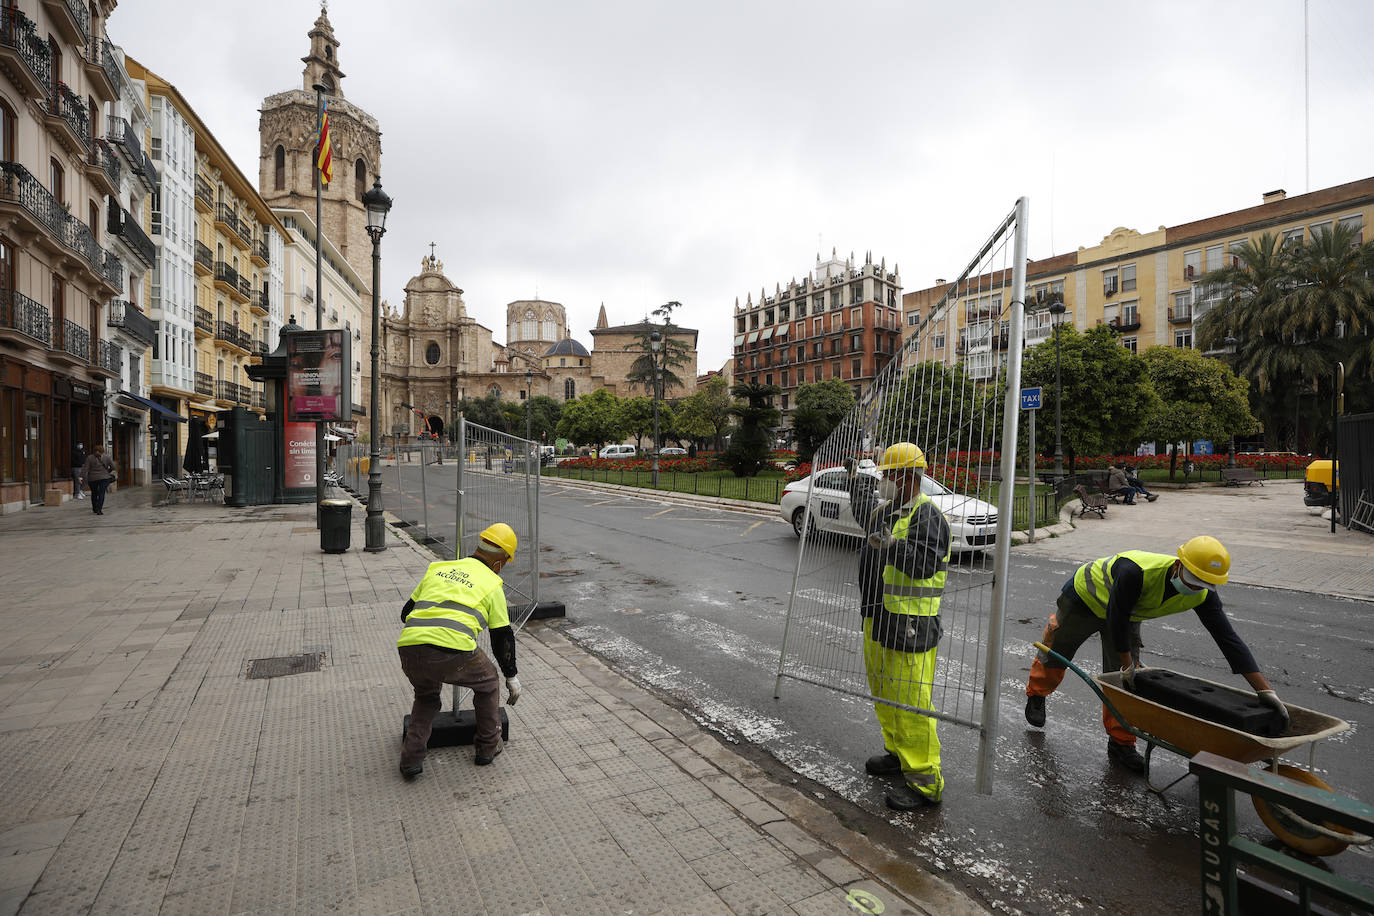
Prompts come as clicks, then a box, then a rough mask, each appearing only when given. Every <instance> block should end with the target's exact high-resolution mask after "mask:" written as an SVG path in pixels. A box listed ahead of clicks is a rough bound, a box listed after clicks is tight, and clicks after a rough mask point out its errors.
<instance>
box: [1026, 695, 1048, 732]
mask: <svg viewBox="0 0 1374 916" xmlns="http://www.w3.org/2000/svg"><path fill="white" fill-rule="evenodd" d="M1026 721H1027V722H1029V723H1030V724H1031V725H1034V726H1035V727H1036V728H1044V727H1045V698H1044V697H1037V696H1028V697H1026Z"/></svg>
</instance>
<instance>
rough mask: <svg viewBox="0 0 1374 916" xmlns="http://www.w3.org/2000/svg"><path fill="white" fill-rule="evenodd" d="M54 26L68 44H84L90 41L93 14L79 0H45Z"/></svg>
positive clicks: (49, 17)
mask: <svg viewBox="0 0 1374 916" xmlns="http://www.w3.org/2000/svg"><path fill="white" fill-rule="evenodd" d="M43 8H44V9H45V10H47V11H48V19H50V20H51V21H52V24H53V28H55V29H57V33H58V34H59V35H61V36H62V40H63V41H65V42H67V43H68V44H74V45H84V44H85V43H86V42H88V41H90V36H91V14H90V13H89V12H88V11H87V9H86V6H85V4H83V3H81V2H79V0H43Z"/></svg>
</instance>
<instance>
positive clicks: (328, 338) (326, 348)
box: [286, 329, 353, 423]
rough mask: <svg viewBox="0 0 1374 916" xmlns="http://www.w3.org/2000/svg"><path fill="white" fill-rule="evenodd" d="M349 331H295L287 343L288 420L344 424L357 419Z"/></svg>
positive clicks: (288, 336) (288, 337) (289, 335)
mask: <svg viewBox="0 0 1374 916" xmlns="http://www.w3.org/2000/svg"><path fill="white" fill-rule="evenodd" d="M351 343H352V338H351V337H350V336H349V335H348V333H347V332H346V331H342V330H338V329H331V330H324V331H294V332H292V333H290V334H288V335H287V340H286V419H287V420H289V421H292V422H309V423H317V422H331V423H332V422H342V423H347V422H349V421H351V420H352V419H353V418H352V416H350V414H351V412H352V404H350V403H349V402H350V395H351V394H352V384H351V376H350V374H349V371H348V366H349V361H350V359H351V358H352V357H351V353H350V350H351V346H350V345H351Z"/></svg>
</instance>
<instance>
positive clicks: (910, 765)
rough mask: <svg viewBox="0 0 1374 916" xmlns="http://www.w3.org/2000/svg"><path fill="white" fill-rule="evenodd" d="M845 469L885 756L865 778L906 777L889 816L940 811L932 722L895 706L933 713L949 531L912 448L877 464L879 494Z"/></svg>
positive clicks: (868, 664)
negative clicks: (860, 533)
mask: <svg viewBox="0 0 1374 916" xmlns="http://www.w3.org/2000/svg"><path fill="white" fill-rule="evenodd" d="M845 467H846V469H847V470H848V471H849V475H850V481H851V485H850V493H851V499H852V500H854V501H853V502H852V503H851V509H852V511H853V512H854V517H855V519H856V520H858V521H859V523H860V525H862V526H863V527H864V529H865V531H866V533H867V537H866V539H865V541H864V544H863V546H862V547H861V548H860V550H859V614H860V617H861V620H862V623H861V626H862V629H863V653H864V668H865V670H866V671H867V673H868V687H869V691H870V692H871V693H872V695H873V697H874V700H875V702H874V704H873V708H874V712H875V713H876V714H877V717H878V725H879V727H880V728H881V729H882V733H883V748H884V751H883V753H881V754H877V755H875V756H873V757H870V758H868V760H867V761H865V762H864V769H865V770H866V771H867V772H868V773H869V774H870V775H873V776H901V777H902V785H901V787H900V788H898V789H895V790H893V791H892V792H889V793H887V797H886V802H887V806H888V807H889V808H893V809H895V810H898V811H910V810H912V809H914V808H920V807H924V806H927V805H938V804H939V803H940V800H941V796H942V794H943V792H944V786H945V782H944V777H943V776H942V775H941V772H940V739H939V736H938V735H937V734H936V731H935V719H934V718H932V717H930V716H925V715H922V714H920V713H917V712H912V711H911V710H910V709H907V708H899V707H897V706H892V705H889V704H890V703H899V704H901V705H902V707H916V708H920V709H929V708H930V705H931V693H932V689H933V687H934V680H935V652H936V646H937V645H938V644H939V642H940V634H941V627H940V596H941V594H942V593H943V591H944V586H945V572H946V569H947V568H948V566H949V556H950V530H949V523H948V522H947V521H945V517H944V515H943V514H942V513H941V512H940V510H939V508H938V507H937V506H936V505H935V503H934V502H932V501H931V499H930V497H929V496H927V495H925V494H924V493H922V492H921V480H922V477H923V476H924V472H925V468H926V459H925V454H924V453H922V451H921V450H920V449H919V448H917V447H916V445H915V444H914V443H911V442H898V443H897V444H895V445H892V446H889V447H888V449H887V450H886V451H885V452H883V456H882V461H881V462H880V463H879V464H878V470H879V471H880V472H881V473H882V474H883V479H882V480H881V481H878V482H877V484H876V487H875V486H874V485H873V483H871V482H870V481H872V477H871V476H869V475H862V477H865V478H867V480H861V479H860V477H861V475H859V474H858V465H857V463H856V462H854V460H853V459H852V458H850V459H847V460H846V462H845ZM875 491H876V492H875ZM856 497H857V498H856ZM881 701H887V702H881Z"/></svg>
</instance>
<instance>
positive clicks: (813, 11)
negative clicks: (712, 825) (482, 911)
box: [109, 0, 1374, 371]
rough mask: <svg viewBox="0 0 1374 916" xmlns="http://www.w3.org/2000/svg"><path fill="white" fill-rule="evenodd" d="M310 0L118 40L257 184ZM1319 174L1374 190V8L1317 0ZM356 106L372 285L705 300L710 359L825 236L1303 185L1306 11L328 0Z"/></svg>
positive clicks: (900, 235)
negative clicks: (374, 267) (380, 229)
mask: <svg viewBox="0 0 1374 916" xmlns="http://www.w3.org/2000/svg"><path fill="white" fill-rule="evenodd" d="M318 13H319V4H318V3H311V2H300V0H234V2H232V3H227V4H218V5H211V4H201V3H188V2H185V0H124V2H122V3H120V5H119V7H118V9H117V10H116V11H115V13H114V15H113V16H112V17H111V19H110V23H109V32H110V35H111V37H112V38H113V39H114V40H115V41H116V42H117V43H119V44H121V45H122V46H124V48H125V49H126V50H127V51H128V52H129V53H130V54H131V55H133V56H134V57H136V58H138V59H139V60H140V61H142V62H143V63H145V64H147V65H148V66H149V67H151V68H152V69H153V70H154V71H155V72H157V73H158V74H159V75H161V76H163V77H164V78H165V79H167V80H169V81H170V82H172V83H173V84H175V85H176V86H177V87H178V88H179V89H180V90H181V91H182V93H183V94H184V95H185V96H186V97H187V98H188V99H189V100H190V101H191V103H192V104H193V105H194V106H195V107H196V110H197V111H198V112H199V114H200V115H201V116H202V118H203V119H204V120H205V122H206V123H207V124H208V125H209V126H210V128H211V129H212V130H213V131H214V132H215V134H216V136H217V137H218V138H219V140H220V142H221V143H222V144H223V145H224V146H225V148H226V149H227V150H228V151H229V153H230V155H231V156H233V158H234V160H235V161H236V162H237V163H238V164H239V166H240V168H241V169H242V170H243V171H244V173H245V174H246V175H248V176H249V178H250V179H252V180H254V181H256V178H257V174H258V166H257V163H258V135H257V127H258V116H257V110H258V106H259V105H260V104H261V101H262V99H263V98H264V97H265V96H267V95H270V94H271V93H274V92H279V91H282V90H284V89H289V88H297V87H299V86H300V82H301V69H302V66H303V65H302V64H301V62H300V58H301V57H302V56H303V55H304V54H305V53H306V51H307V50H308V41H307V38H306V32H307V31H308V30H309V29H310V26H311V24H312V23H313V21H314V19H315V17H316V16H317V15H318ZM1309 16H1310V20H1309V21H1310V65H1309V66H1310V111H1309V114H1310V120H1311V156H1310V171H1311V180H1310V189H1312V190H1315V189H1318V188H1322V187H1328V186H1330V185H1334V184H1339V183H1342V182H1346V181H1351V180H1354V179H1357V178H1364V177H1369V176H1370V175H1371V174H1374V168H1371V157H1370V154H1369V150H1370V149H1374V123H1372V122H1371V120H1370V118H1369V117H1368V113H1369V110H1370V105H1369V98H1370V88H1371V86H1374V64H1371V58H1370V56H1369V55H1368V53H1367V47H1368V42H1369V39H1370V37H1371V36H1374V4H1371V3H1368V2H1365V0H1311V3H1310V7H1309ZM329 17H330V20H331V21H332V22H333V24H334V30H335V34H336V36H337V37H338V38H339V40H340V41H341V42H342V45H341V48H340V52H339V54H340V64H341V66H342V68H343V70H344V72H345V74H346V75H347V76H346V79H345V81H344V84H343V85H344V92H345V95H346V96H347V98H348V99H349V100H350V101H352V102H354V103H355V104H358V105H360V106H361V107H363V108H364V109H366V110H367V111H369V112H371V113H372V114H373V115H374V116H376V117H377V119H378V120H379V121H380V123H381V126H382V131H383V137H382V147H383V153H382V155H383V159H382V178H383V183H384V185H385V187H386V189H387V191H388V193H390V194H391V195H392V197H393V198H394V199H395V201H396V205H395V209H394V210H393V211H392V214H391V218H390V220H389V222H388V224H387V225H388V231H387V235H386V239H385V241H384V243H383V282H382V294H383V296H384V297H385V298H386V299H388V300H390V301H391V302H392V303H393V304H397V305H399V303H400V301H401V298H402V292H401V289H402V287H403V286H404V284H405V282H406V280H408V279H409V277H410V276H412V275H413V274H414V273H416V272H417V270H418V268H419V261H420V258H421V256H422V255H423V254H424V253H427V252H428V243H429V242H431V241H433V242H436V243H437V245H438V254H439V257H440V258H441V260H443V261H444V264H445V270H446V273H447V274H448V275H449V277H450V278H451V279H452V280H453V281H454V282H455V283H457V284H458V285H459V286H460V287H462V288H463V289H464V290H465V296H464V298H465V300H466V301H467V304H468V310H469V312H470V314H472V315H474V316H475V317H476V318H477V319H478V320H479V321H481V322H482V323H484V324H486V325H487V326H488V327H491V328H492V329H493V330H494V333H495V337H496V339H497V340H498V341H504V340H505V330H504V316H505V310H504V308H505V304H506V303H507V302H509V301H511V300H514V299H524V298H530V297H533V296H534V295H535V294H536V293H537V294H538V295H539V296H541V297H543V298H545V299H552V300H555V301H558V302H562V303H563V304H564V305H565V306H567V309H568V318H569V324H570V325H571V328H572V332H573V335H574V336H576V337H578V338H580V339H581V340H582V341H583V342H584V343H590V335H589V334H588V333H587V330H588V329H589V328H590V327H591V326H592V325H593V324H594V323H595V320H596V314H597V309H598V307H599V306H600V304H601V303H602V302H604V303H605V305H606V311H607V313H608V315H609V316H610V318H611V320H612V322H613V323H614V322H622V321H623V322H628V321H633V320H636V319H638V318H640V317H642V316H643V315H644V314H646V313H647V312H648V311H649V310H650V309H652V308H654V307H655V306H656V305H658V304H659V303H661V302H664V301H666V300H669V299H676V300H679V301H681V302H682V303H683V304H684V306H685V307H684V309H683V310H682V311H681V312H680V313H679V314H678V316H677V317H678V319H679V320H680V321H681V323H683V324H685V325H687V326H690V327H696V328H699V329H700V330H701V332H702V333H701V341H700V351H701V357H700V368H701V370H702V371H705V370H706V369H710V368H719V367H720V365H721V364H722V363H723V362H724V361H725V360H726V358H727V357H728V356H729V346H730V333H731V330H730V328H731V322H730V317H731V310H732V306H733V304H734V301H735V299H736V297H739V298H740V299H741V300H743V298H744V297H745V296H746V295H747V294H749V293H753V294H754V295H755V296H757V294H758V291H759V289H760V288H761V287H765V286H766V287H767V290H768V292H769V293H770V294H771V293H772V291H773V287H774V283H776V282H779V281H781V282H783V283H786V281H787V280H788V279H789V278H791V277H798V278H800V277H801V276H803V275H804V274H805V272H806V271H807V270H808V269H809V268H810V267H811V266H812V265H813V264H814V262H815V257H816V254H817V252H818V251H819V250H821V249H824V251H825V252H826V253H827V254H828V253H829V251H830V249H831V247H832V246H833V247H835V248H837V249H838V250H839V251H840V253H841V254H848V253H849V252H851V251H853V252H854V253H855V254H856V256H857V257H859V258H863V256H864V253H865V252H866V251H872V252H873V255H874V257H875V259H876V258H879V257H885V258H886V259H887V263H888V265H889V267H891V265H892V264H893V263H894V262H897V263H899V264H900V267H901V272H902V279H903V283H904V286H905V287H906V289H908V290H912V289H919V288H922V287H925V286H928V285H930V284H931V283H933V282H934V280H935V279H936V278H937V277H949V276H953V275H954V274H955V273H957V271H958V270H959V269H960V268H961V267H962V266H963V265H964V262H965V261H966V260H967V259H968V258H969V257H970V256H971V255H972V254H973V252H974V250H975V249H976V247H977V246H978V245H979V244H980V243H981V242H982V241H983V239H984V238H985V237H986V236H987V234H988V233H989V232H990V231H991V229H992V227H993V225H994V224H995V223H996V221H997V220H999V219H1000V218H1001V217H1002V216H1003V215H1005V213H1006V212H1007V211H1008V210H1010V208H1011V206H1012V204H1013V203H1014V202H1015V199H1016V198H1017V197H1018V196H1021V195H1026V196H1028V197H1029V198H1030V204H1031V218H1030V223H1031V244H1030V254H1031V257H1032V258H1041V257H1046V256H1048V255H1050V254H1055V253H1062V252H1066V251H1072V250H1074V249H1075V248H1077V247H1078V246H1080V245H1093V244H1096V243H1097V242H1098V241H1100V240H1101V238H1102V237H1103V236H1104V235H1106V234H1107V233H1109V232H1110V231H1111V230H1112V229H1113V228H1114V227H1116V226H1128V227H1131V228H1135V229H1139V230H1141V231H1148V230H1152V229H1154V228H1156V227H1157V226H1160V225H1173V224H1176V223H1180V222H1186V221H1188V220H1192V219H1199V218H1202V217H1205V216H1209V215H1212V214H1215V213H1220V212H1226V211H1229V210H1235V209H1240V208H1242V207H1247V206H1251V205H1254V204H1257V203H1259V202H1260V194H1261V193H1262V192H1264V191H1268V190H1271V189H1274V188H1280V187H1282V188H1285V189H1287V190H1288V192H1289V193H1290V194H1293V193H1300V192H1302V191H1304V190H1308V189H1309V185H1308V181H1307V179H1306V177H1305V170H1306V168H1307V162H1306V160H1305V156H1304V93H1303V69H1304V60H1303V4H1302V2H1301V0H1245V2H1207V3H1196V2H1151V3H1135V4H1117V3H1101V2H1062V3H1024V2H1001V0H991V2H982V3H978V4H945V3H938V4H937V3H917V2H910V3H902V2H895V0H893V2H881V0H853V2H848V3H843V4H841V3H819V2H809V0H808V2H766V3H764V2H760V3H749V2H716V0H707V2H690V3H685V2H673V3H669V2H629V0H621V2H606V3H592V2H585V3H579V2H568V0H528V2H490V3H472V2H461V3H458V2H454V3H450V2H438V0H392V2H387V3H375V2H362V0H332V2H330V4H329Z"/></svg>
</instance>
